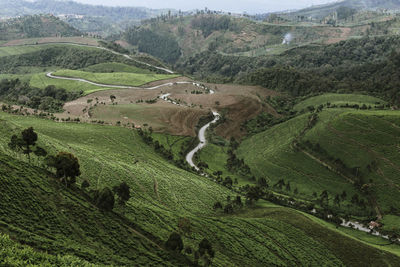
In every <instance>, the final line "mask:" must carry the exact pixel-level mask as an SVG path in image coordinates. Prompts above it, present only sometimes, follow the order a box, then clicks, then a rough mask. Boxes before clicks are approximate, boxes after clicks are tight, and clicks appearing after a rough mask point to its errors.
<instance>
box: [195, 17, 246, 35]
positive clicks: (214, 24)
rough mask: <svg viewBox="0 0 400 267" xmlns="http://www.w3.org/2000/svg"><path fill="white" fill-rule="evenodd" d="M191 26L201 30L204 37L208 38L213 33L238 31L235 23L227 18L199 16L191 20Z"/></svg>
mask: <svg viewBox="0 0 400 267" xmlns="http://www.w3.org/2000/svg"><path fill="white" fill-rule="evenodd" d="M191 26H192V27H193V28H194V29H198V30H201V31H202V32H203V36H204V37H207V36H209V35H210V34H211V33H213V32H214V31H220V30H230V31H237V30H238V29H239V26H238V25H237V24H236V23H235V21H234V20H233V19H232V18H230V17H228V16H222V17H217V16H200V17H197V18H194V19H193V20H192V22H191Z"/></svg>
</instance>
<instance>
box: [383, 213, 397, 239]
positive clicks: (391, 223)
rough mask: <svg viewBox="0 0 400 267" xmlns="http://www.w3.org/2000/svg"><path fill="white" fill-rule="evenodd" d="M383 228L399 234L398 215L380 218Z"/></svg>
mask: <svg viewBox="0 0 400 267" xmlns="http://www.w3.org/2000/svg"><path fill="white" fill-rule="evenodd" d="M382 223H383V224H384V225H383V229H384V230H387V231H394V232H396V233H397V234H400V216H395V215H386V216H385V217H384V218H383V220H382Z"/></svg>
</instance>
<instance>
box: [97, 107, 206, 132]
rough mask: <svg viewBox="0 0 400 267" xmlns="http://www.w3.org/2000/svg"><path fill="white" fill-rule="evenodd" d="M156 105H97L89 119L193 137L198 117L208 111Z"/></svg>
mask: <svg viewBox="0 0 400 267" xmlns="http://www.w3.org/2000/svg"><path fill="white" fill-rule="evenodd" d="M158 101H159V103H156V104H118V105H105V106H104V105H99V106H97V107H95V108H94V109H93V112H92V115H91V119H94V120H102V121H107V122H112V123H113V124H115V123H116V122H117V121H120V122H121V123H122V124H124V123H127V122H130V123H134V124H135V125H137V126H139V127H143V126H146V125H148V126H151V127H152V128H153V130H154V131H156V132H163V133H171V134H176V135H183V136H193V135H195V132H194V128H195V126H196V124H197V122H198V121H199V119H200V117H202V116H205V115H206V114H207V113H208V111H207V110H201V109H188V108H184V107H178V106H175V105H172V104H169V103H164V102H163V100H158Z"/></svg>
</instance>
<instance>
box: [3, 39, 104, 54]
mask: <svg viewBox="0 0 400 267" xmlns="http://www.w3.org/2000/svg"><path fill="white" fill-rule="evenodd" d="M28 40H30V39H28ZM35 40H36V39H34V40H33V41H32V42H28V43H29V44H24V45H15V46H2V47H0V57H6V56H16V55H21V54H27V53H32V52H36V51H39V50H43V49H47V48H51V47H71V44H37V45H35V43H34V41H35ZM79 49H83V50H93V49H96V50H97V49H98V48H96V47H88V46H79Z"/></svg>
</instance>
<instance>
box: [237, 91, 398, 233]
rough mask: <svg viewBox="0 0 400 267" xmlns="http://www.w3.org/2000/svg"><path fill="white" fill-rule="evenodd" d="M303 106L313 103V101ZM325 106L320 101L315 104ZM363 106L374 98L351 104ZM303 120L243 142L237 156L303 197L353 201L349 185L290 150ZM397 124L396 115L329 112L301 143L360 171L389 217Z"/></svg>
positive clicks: (395, 170)
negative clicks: (374, 164)
mask: <svg viewBox="0 0 400 267" xmlns="http://www.w3.org/2000/svg"><path fill="white" fill-rule="evenodd" d="M346 99H348V98H346ZM331 100H332V98H330V101H331ZM306 101H307V102H309V103H317V102H316V101H315V98H314V99H311V100H306ZM306 101H304V102H306ZM325 101H326V99H324V98H321V99H320V101H319V102H318V103H321V104H322V103H324V102H325ZM367 101H375V99H370V100H368V99H366V98H365V97H364V96H363V97H362V98H361V99H359V100H357V101H356V102H359V103H366V102H367ZM332 102H333V101H332ZM309 103H307V104H304V103H300V104H299V105H303V106H307V105H309ZM371 104H372V102H371ZM307 117H308V115H301V116H298V117H296V118H294V119H292V120H290V121H287V122H285V123H282V124H280V125H277V126H275V127H273V128H271V129H269V130H267V131H265V132H262V133H260V134H257V135H255V136H253V137H251V138H249V139H247V140H245V141H244V142H243V143H242V144H241V146H240V148H239V150H238V152H239V156H240V157H242V158H244V159H245V161H246V162H247V163H248V164H249V165H250V167H251V169H252V171H253V173H254V174H255V175H257V176H267V177H268V178H269V179H270V180H271V181H272V182H273V183H274V182H276V181H277V180H278V179H281V178H283V179H285V181H286V180H289V181H290V182H291V188H292V190H293V188H294V187H297V188H298V189H299V192H300V194H301V195H303V196H305V197H308V196H309V194H310V193H311V192H313V191H315V192H317V193H318V194H319V193H320V192H321V191H322V190H325V189H327V190H328V192H329V194H330V195H331V196H332V198H333V196H334V195H335V194H340V193H341V192H342V191H343V190H346V192H347V194H348V196H352V195H353V194H354V193H355V192H356V191H355V188H354V186H353V185H352V184H351V183H350V182H349V181H347V180H346V179H344V178H343V177H341V176H339V175H336V174H335V173H333V172H331V171H329V170H327V169H326V168H325V167H324V166H322V165H321V164H320V163H318V162H317V161H315V160H313V159H311V158H310V157H309V156H307V155H306V154H304V153H303V152H301V151H295V150H294V149H293V148H292V147H291V142H292V140H293V139H294V138H295V136H297V135H298V134H300V132H301V131H302V129H304V127H305V125H306V122H307V120H308V118H307ZM399 125H400V116H399V114H398V112H396V111H357V110H352V111H348V109H329V110H325V111H323V112H322V113H320V114H319V122H318V123H317V124H316V126H315V127H314V128H313V129H311V130H310V131H308V132H307V134H306V135H305V137H304V138H303V141H305V140H309V141H310V142H311V143H313V144H316V143H318V144H319V145H320V146H321V147H322V148H323V149H324V150H326V151H328V154H329V155H330V156H332V157H333V158H335V159H337V158H339V159H341V160H342V161H343V162H344V163H345V164H346V166H348V167H350V168H355V167H360V172H362V173H363V175H364V183H370V184H371V183H372V187H371V188H372V190H373V194H372V195H373V198H374V199H376V201H377V203H378V206H379V208H380V210H381V211H382V212H383V213H384V214H385V213H390V207H391V206H394V207H395V206H398V204H399V203H400V198H399V190H400V189H399V188H400V181H399V179H398V172H399V170H400V167H399V162H400V158H399V157H398V148H397V146H398V143H399V141H400V140H399V133H400V130H399V129H400V127H399ZM317 157H318V158H320V156H318V155H317ZM372 161H376V162H377V163H378V164H377V168H376V170H374V171H372V172H371V171H368V169H367V165H369V164H371V162H372ZM359 194H360V193H359ZM396 218H398V217H396ZM397 220H398V219H395V220H386V227H388V228H390V227H395V225H396V224H391V222H393V221H397Z"/></svg>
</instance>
